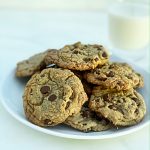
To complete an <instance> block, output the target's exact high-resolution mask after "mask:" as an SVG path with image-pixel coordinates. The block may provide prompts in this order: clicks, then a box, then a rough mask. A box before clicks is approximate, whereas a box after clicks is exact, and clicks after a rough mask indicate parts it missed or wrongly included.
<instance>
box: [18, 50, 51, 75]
mask: <svg viewBox="0 0 150 150" xmlns="http://www.w3.org/2000/svg"><path fill="white" fill-rule="evenodd" d="M48 51H49V50H47V51H45V52H43V53H39V54H36V55H34V56H32V57H30V58H29V59H27V60H24V61H21V62H19V63H18V64H17V69H16V76H17V77H30V76H32V75H33V74H35V73H36V72H40V71H41V70H43V69H45V68H46V64H45V56H46V55H47V52H48Z"/></svg>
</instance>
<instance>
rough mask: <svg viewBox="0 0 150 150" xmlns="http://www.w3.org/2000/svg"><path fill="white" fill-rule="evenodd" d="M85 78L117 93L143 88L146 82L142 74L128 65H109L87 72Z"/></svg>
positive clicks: (113, 63) (114, 63)
mask: <svg viewBox="0 0 150 150" xmlns="http://www.w3.org/2000/svg"><path fill="white" fill-rule="evenodd" d="M84 78H85V79H86V80H87V81H88V82H89V83H93V84H96V85H100V86H104V87H106V88H108V89H113V90H117V91H121V90H128V89H130V88H137V87H143V85H144V82H143V78H142V76H141V75H140V74H138V73H137V72H135V71H134V70H133V69H132V67H131V66H129V65H128V64H126V63H119V62H118V63H117V62H112V63H107V64H105V65H103V66H99V67H97V68H96V69H94V70H92V71H89V72H86V73H85V74H84Z"/></svg>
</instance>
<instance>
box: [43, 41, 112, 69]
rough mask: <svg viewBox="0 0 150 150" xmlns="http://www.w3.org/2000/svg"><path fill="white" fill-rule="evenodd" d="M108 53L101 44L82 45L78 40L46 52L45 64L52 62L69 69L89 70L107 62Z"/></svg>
mask: <svg viewBox="0 0 150 150" xmlns="http://www.w3.org/2000/svg"><path fill="white" fill-rule="evenodd" d="M108 59H109V55H108V53H107V51H106V49H105V48H104V47H103V46H102V45H84V44H81V43H80V42H78V43H75V44H73V45H66V46H65V47H63V48H62V49H60V50H59V51H50V52H48V54H47V56H46V59H45V62H46V64H47V65H48V64H51V63H54V64H56V65H58V66H59V67H62V68H67V69H71V70H80V71H83V70H90V69H94V68H96V67H97V66H98V65H103V64H105V63H106V62H108Z"/></svg>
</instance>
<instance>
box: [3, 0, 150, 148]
mask: <svg viewBox="0 0 150 150" xmlns="http://www.w3.org/2000/svg"><path fill="white" fill-rule="evenodd" d="M7 2H8V1H5V2H3V3H1V1H0V7H1V9H0V68H1V74H0V79H2V76H3V72H4V71H5V69H6V68H7V67H8V66H9V65H10V64H11V55H10V54H9V52H10V51H11V52H13V49H20V51H25V50H26V51H30V50H31V49H35V51H36V49H38V50H39V49H40V50H45V49H47V48H59V47H61V46H63V45H64V44H66V43H73V42H75V41H82V42H84V43H102V44H104V45H106V46H107V45H109V36H108V31H107V16H106V15H105V14H104V13H102V12H100V11H91V10H90V11H88V10H86V11H80V12H77V11H75V10H74V11H70V10H67V11H64V10H63V11H51V10H49V9H48V10H45V9H44V10H32V9H31V8H30V10H26V9H25V10H23V9H21V10H19V9H18V7H17V5H15V7H17V9H16V8H13V9H8V7H7V8H6V7H4V6H6V5H5V4H6V3H7ZM30 2H31V1H30ZM34 2H35V1H34ZM28 3H29V1H28ZM17 4H18V5H19V3H17ZM12 5H13V4H12ZM31 5H32V4H31ZM7 6H8V4H7ZM10 6H11V5H9V7H10ZM2 7H3V8H2ZM13 7H14V5H13ZM19 8H20V7H19ZM29 45H30V46H29ZM143 53H145V56H144V57H143V59H140V60H138V61H136V64H137V65H140V66H142V67H143V68H144V69H147V70H148V59H149V57H148V55H149V52H147V53H146V52H144V51H143ZM25 57H26V56H21V57H20V58H25ZM122 57H123V56H122ZM131 59H132V58H131ZM10 90H11V89H10ZM8 94H9V91H8ZM0 118H1V121H0V122H1V123H0V150H20V149H22V150H33V149H36V150H59V149H62V150H63V149H64V150H67V149H68V150H70V149H71V150H76V149H79V150H80V149H81V150H84V149H85V150H91V149H92V150H96V149H102V150H112V149H115V150H132V149H136V150H141V149H143V150H149V148H150V145H149V138H150V135H149V133H150V126H147V127H145V128H143V129H142V130H140V131H138V132H136V133H133V134H131V135H127V136H123V137H119V138H114V139H108V140H92V141H89V140H71V139H64V138H58V137H54V136H50V135H46V134H43V133H39V132H37V131H34V130H32V129H30V128H28V127H25V126H24V125H22V124H21V123H19V122H18V121H17V120H15V119H13V118H12V117H11V116H10V115H9V114H8V113H7V112H6V111H5V109H4V108H3V107H2V105H1V104H0Z"/></svg>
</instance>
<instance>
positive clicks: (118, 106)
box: [89, 86, 146, 126]
mask: <svg viewBox="0 0 150 150" xmlns="http://www.w3.org/2000/svg"><path fill="white" fill-rule="evenodd" d="M89 107H90V108H91V110H93V111H95V112H97V114H99V115H102V116H103V117H105V118H107V119H108V120H109V121H111V122H112V123H113V124H114V125H116V126H130V125H134V124H137V123H138V122H140V121H141V120H142V119H143V117H144V115H145V113H146V106H145V102H144V99H143V97H142V96H141V95H140V94H139V93H138V92H136V91H135V90H134V89H130V90H127V91H118V92H114V91H111V90H108V89H107V90H103V89H102V88H101V87H100V86H98V87H94V89H93V91H92V96H91V98H90V102H89Z"/></svg>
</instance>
